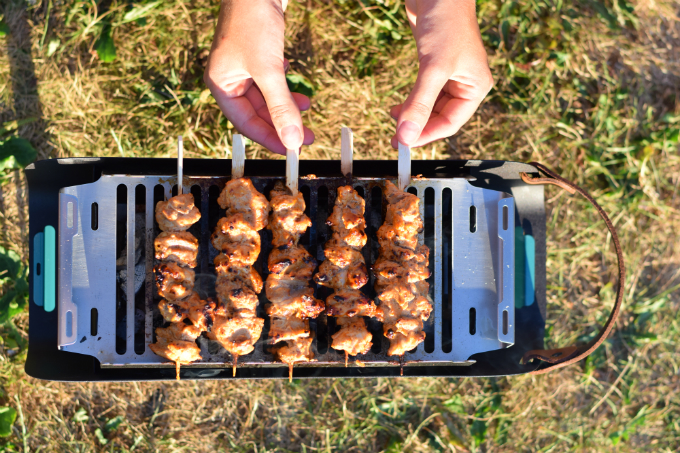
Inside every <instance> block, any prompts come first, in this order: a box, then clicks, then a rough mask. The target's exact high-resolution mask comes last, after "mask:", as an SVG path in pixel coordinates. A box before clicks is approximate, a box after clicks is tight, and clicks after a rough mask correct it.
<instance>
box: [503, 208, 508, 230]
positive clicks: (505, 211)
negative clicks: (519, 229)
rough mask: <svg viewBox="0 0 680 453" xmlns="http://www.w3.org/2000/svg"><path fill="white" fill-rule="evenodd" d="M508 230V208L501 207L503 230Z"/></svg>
mask: <svg viewBox="0 0 680 453" xmlns="http://www.w3.org/2000/svg"><path fill="white" fill-rule="evenodd" d="M507 229H508V207H507V206H503V230H506V231H507Z"/></svg>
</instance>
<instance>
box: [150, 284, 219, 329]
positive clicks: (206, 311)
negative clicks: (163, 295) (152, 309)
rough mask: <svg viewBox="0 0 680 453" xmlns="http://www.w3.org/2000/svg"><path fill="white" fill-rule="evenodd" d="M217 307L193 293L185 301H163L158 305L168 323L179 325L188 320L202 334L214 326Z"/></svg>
mask: <svg viewBox="0 0 680 453" xmlns="http://www.w3.org/2000/svg"><path fill="white" fill-rule="evenodd" d="M216 306H217V305H216V304H215V302H214V301H212V300H211V299H208V300H207V301H206V300H201V298H200V297H199V296H198V294H196V293H195V292H192V293H191V294H190V295H188V296H187V297H185V298H183V299H177V300H172V301H171V300H167V299H163V300H162V301H161V302H160V303H159V304H158V309H159V310H160V312H161V315H162V316H163V319H165V320H166V321H167V322H171V323H178V322H182V321H184V320H185V319H188V320H189V321H191V324H192V325H193V326H195V327H197V328H198V329H200V330H201V332H208V331H210V329H211V326H212V324H213V317H214V312H215V308H216Z"/></svg>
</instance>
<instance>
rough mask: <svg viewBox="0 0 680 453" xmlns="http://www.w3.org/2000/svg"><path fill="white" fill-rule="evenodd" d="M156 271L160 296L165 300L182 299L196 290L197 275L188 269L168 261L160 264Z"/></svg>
mask: <svg viewBox="0 0 680 453" xmlns="http://www.w3.org/2000/svg"><path fill="white" fill-rule="evenodd" d="M154 271H156V287H157V288H158V295H159V296H161V297H163V298H165V299H168V300H175V299H181V298H183V297H186V296H187V295H189V293H191V291H192V290H193V289H194V278H195V273H194V271H193V270H192V269H190V268H188V267H182V266H180V265H179V264H177V263H175V262H173V261H167V262H161V263H160V264H158V265H157V266H156V267H155V268H154Z"/></svg>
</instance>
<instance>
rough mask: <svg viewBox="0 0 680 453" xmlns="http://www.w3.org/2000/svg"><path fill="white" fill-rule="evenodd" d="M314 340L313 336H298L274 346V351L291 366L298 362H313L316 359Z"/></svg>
mask: <svg viewBox="0 0 680 453" xmlns="http://www.w3.org/2000/svg"><path fill="white" fill-rule="evenodd" d="M312 340H313V338H312V337H311V336H310V337H306V338H296V339H295V340H291V341H287V342H285V343H284V344H282V345H280V346H276V347H274V348H272V351H273V352H274V353H275V354H276V356H277V357H278V359H279V360H280V361H282V362H283V363H287V364H288V365H289V366H293V364H295V363H297V362H312V361H313V360H314V353H313V352H312Z"/></svg>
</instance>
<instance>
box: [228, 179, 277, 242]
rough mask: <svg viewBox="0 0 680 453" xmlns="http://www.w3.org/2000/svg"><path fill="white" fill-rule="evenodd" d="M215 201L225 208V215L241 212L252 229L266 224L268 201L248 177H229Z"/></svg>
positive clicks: (257, 228)
mask: <svg viewBox="0 0 680 453" xmlns="http://www.w3.org/2000/svg"><path fill="white" fill-rule="evenodd" d="M217 202H218V203H219V205H220V206H221V207H222V209H226V210H227V217H231V216H232V215H234V214H237V213H238V214H242V215H243V218H244V220H245V221H246V222H247V223H248V224H249V225H250V228H251V229H252V230H254V231H259V230H261V229H262V228H264V227H265V226H267V217H268V216H269V202H268V201H267V198H266V197H265V196H264V195H262V194H261V193H260V192H258V191H257V189H255V186H253V182H252V181H251V180H250V179H248V178H238V179H231V180H229V181H228V182H227V184H226V185H225V186H224V189H223V190H222V193H220V196H219V198H218V199H217Z"/></svg>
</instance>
